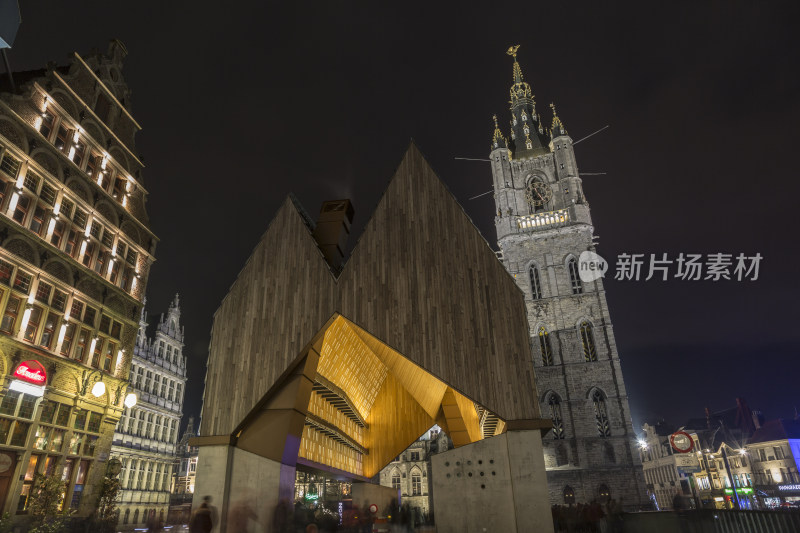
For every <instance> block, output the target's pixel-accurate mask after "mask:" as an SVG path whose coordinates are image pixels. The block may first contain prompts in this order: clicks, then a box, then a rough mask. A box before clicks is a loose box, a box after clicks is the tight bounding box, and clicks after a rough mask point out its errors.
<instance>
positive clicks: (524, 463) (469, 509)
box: [431, 421, 553, 533]
mask: <svg viewBox="0 0 800 533" xmlns="http://www.w3.org/2000/svg"><path fill="white" fill-rule="evenodd" d="M515 422H520V421H510V422H509V428H514V427H515V426H516V427H519V426H520V425H522V426H529V425H537V424H538V423H539V422H540V421H524V422H530V423H527V424H515ZM541 422H542V423H543V424H541V425H544V423H549V421H541ZM431 464H432V477H433V479H432V482H433V494H434V497H433V509H434V513H435V516H436V530H437V531H438V532H439V533H450V532H452V533H461V532H473V531H474V532H479V533H482V532H484V531H486V532H491V531H516V532H519V533H523V532H525V533H532V532H536V533H540V532H541V533H552V532H553V519H552V514H551V512H550V498H549V495H548V491H547V477H546V474H545V467H544V456H543V451H542V436H541V431H540V430H539V429H509V431H506V432H505V433H503V434H501V435H497V436H494V437H490V438H488V439H483V440H480V441H478V442H475V443H473V444H468V445H466V446H461V447H460V448H455V449H453V450H448V451H446V452H443V453H439V454H437V455H434V456H433V457H432V458H431Z"/></svg>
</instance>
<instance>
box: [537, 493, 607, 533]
mask: <svg viewBox="0 0 800 533" xmlns="http://www.w3.org/2000/svg"><path fill="white" fill-rule="evenodd" d="M552 513H553V528H554V529H555V531H556V533H561V532H567V533H621V532H622V504H621V503H619V502H617V500H608V501H607V502H606V503H603V504H601V503H599V502H598V501H597V500H594V501H592V502H591V503H578V504H571V505H554V506H553V508H552Z"/></svg>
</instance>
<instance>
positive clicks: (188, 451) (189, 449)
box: [169, 416, 199, 524]
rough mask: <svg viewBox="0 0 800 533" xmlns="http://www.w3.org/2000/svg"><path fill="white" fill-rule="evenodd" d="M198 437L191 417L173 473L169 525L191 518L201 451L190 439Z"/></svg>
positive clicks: (180, 443)
mask: <svg viewBox="0 0 800 533" xmlns="http://www.w3.org/2000/svg"><path fill="white" fill-rule="evenodd" d="M196 436H197V429H196V428H195V426H194V417H192V416H190V417H189V423H188V424H187V425H186V431H184V432H183V436H181V440H180V441H178V450H177V457H176V459H175V469H174V470H173V471H172V489H171V492H172V495H171V496H170V505H169V523H171V524H185V523H187V522H188V521H189V517H190V516H191V512H192V497H193V496H194V484H195V479H196V478H197V456H198V454H199V449H198V448H197V446H192V445H190V444H189V439H191V438H192V437H196Z"/></svg>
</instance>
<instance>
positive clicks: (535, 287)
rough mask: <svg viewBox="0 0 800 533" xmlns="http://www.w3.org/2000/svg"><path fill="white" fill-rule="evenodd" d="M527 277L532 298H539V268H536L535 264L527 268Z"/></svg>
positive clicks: (540, 286) (540, 285)
mask: <svg viewBox="0 0 800 533" xmlns="http://www.w3.org/2000/svg"><path fill="white" fill-rule="evenodd" d="M528 277H529V278H530V280H531V294H532V295H533V299H534V300H541V299H542V283H541V280H540V279H539V269H538V268H536V265H531V267H530V268H529V269H528Z"/></svg>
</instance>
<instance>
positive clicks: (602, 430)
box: [592, 390, 611, 437]
mask: <svg viewBox="0 0 800 533" xmlns="http://www.w3.org/2000/svg"><path fill="white" fill-rule="evenodd" d="M592 404H594V418H595V420H596V422H597V432H598V433H599V434H600V436H601V437H610V436H611V427H610V425H609V422H608V411H607V410H606V397H605V395H604V394H603V393H602V392H600V391H599V390H595V391H594V392H593V393H592Z"/></svg>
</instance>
